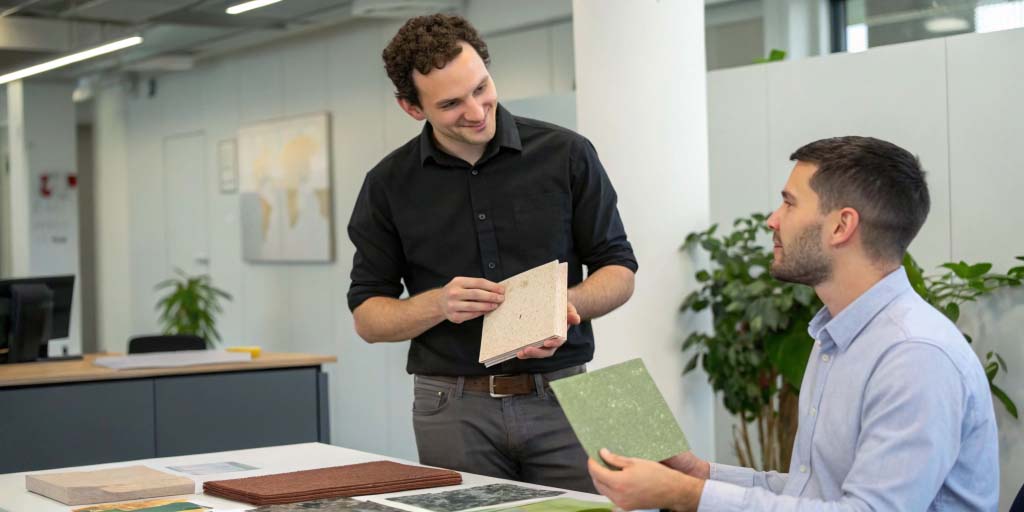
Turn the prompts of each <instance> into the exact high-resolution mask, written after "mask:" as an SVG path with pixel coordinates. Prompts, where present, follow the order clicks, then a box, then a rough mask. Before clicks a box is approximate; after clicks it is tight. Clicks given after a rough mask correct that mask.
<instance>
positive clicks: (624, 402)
mask: <svg viewBox="0 0 1024 512" xmlns="http://www.w3.org/2000/svg"><path fill="white" fill-rule="evenodd" d="M551 389H552V390H554V392H555V396H557V397H558V401H559V403H561V404H562V410H564V411H565V416H566V417H567V418H568V419H569V424H570V425H572V429H573V431H575V432H576V437H577V438H579V440H580V444H582V445H583V449H584V450H586V452H587V455H589V456H590V458H592V459H594V460H596V461H598V462H599V463H601V464H603V465H605V466H607V464H605V462H604V460H603V459H601V455H600V453H599V452H600V450H601V448H607V449H609V450H611V451H612V453H615V454H618V455H624V456H626V457H635V458H640V459H647V460H655V461H661V460H665V459H667V458H669V457H671V456H673V455H676V454H678V453H682V452H685V451H688V450H689V449H690V444H689V443H687V442H686V436H685V435H684V434H683V431H682V429H680V428H679V424H678V423H676V419H675V416H673V415H672V411H671V410H669V408H668V404H667V403H666V402H665V397H663V396H661V392H659V391H658V387H657V386H656V385H655V384H654V379H652V378H651V375H650V374H649V373H647V367H645V366H644V362H643V361H641V360H640V359H632V360H630V361H626V362H624V363H619V364H617V365H613V366H609V367H607V368H602V369H600V370H595V371H593V372H587V373H581V374H579V375H574V376H572V377H567V378H564V379H559V380H556V381H552V382H551Z"/></svg>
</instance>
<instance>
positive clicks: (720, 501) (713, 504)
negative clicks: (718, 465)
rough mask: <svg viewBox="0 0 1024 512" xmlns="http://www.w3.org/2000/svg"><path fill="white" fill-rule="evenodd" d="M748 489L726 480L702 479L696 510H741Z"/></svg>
mask: <svg viewBox="0 0 1024 512" xmlns="http://www.w3.org/2000/svg"><path fill="white" fill-rule="evenodd" d="M748 490H749V489H746V488H744V487H741V486H738V485H733V484H730V483H727V482H720V481H715V480H705V481H704V491H703V492H701V494H700V505H698V506H697V512H742V511H744V510H746V507H745V506H744V503H745V502H746V499H747V492H748Z"/></svg>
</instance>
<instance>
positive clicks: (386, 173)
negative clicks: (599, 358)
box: [348, 105, 637, 376]
mask: <svg viewBox="0 0 1024 512" xmlns="http://www.w3.org/2000/svg"><path fill="white" fill-rule="evenodd" d="M615 204H616V195H615V190H614V189H613V188H612V184H611V182H610V181H609V180H608V176H607V174H606V173H605V171H604V167H602V166H601V162H600V160H598V158H597V152H596V151H595V150H594V146H593V145H591V144H590V141H588V140H587V139H585V138H584V137H582V136H580V135H579V134H577V133H575V132H573V131H571V130H567V129H565V128H560V127H558V126H554V125H551V124H548V123H544V122H540V121H535V120H532V119H525V118H521V117H515V116H513V115H512V114H510V113H509V112H508V111H507V110H505V109H504V108H503V107H501V106H500V105H499V106H498V108H497V131H496V133H495V136H494V138H493V139H492V140H491V142H490V143H489V144H488V145H487V147H486V149H485V151H484V154H483V156H482V157H481V158H480V161H478V162H477V163H476V164H475V165H470V164H469V163H467V162H465V161H463V160H461V159H459V158H456V157H454V156H451V155H449V154H447V153H444V152H442V151H441V150H439V149H438V147H437V146H436V144H435V142H434V140H433V136H432V128H431V126H430V124H429V123H426V125H425V126H424V127H423V133H421V134H420V135H419V136H418V137H416V138H414V139H412V140H410V141H409V142H408V143H406V144H405V145H403V146H402V147H400V148H398V149H397V150H395V151H394V152H392V153H391V154H390V155H388V156H387V157H385V158H384V159H383V160H382V161H381V162H380V163H379V164H377V166H376V167H374V168H373V169H372V170H371V171H370V172H369V173H367V175H366V179H365V181H364V182H363V188H362V190H360V192H359V198H358V199H357V200H356V205H355V209H354V210H353V211H352V218H351V219H350V220H349V225H348V234H349V238H351V240H352V243H353V244H355V247H356V253H355V257H354V258H353V262H352V284H351V286H350V287H349V291H348V305H349V309H351V310H353V311H354V310H355V309H356V308H357V307H358V306H359V305H360V304H362V303H363V301H365V300H366V299H369V298H371V297H375V296H385V297H395V298H397V297H399V296H400V295H401V294H402V288H403V287H402V283H403V282H404V283H405V288H407V289H408V291H409V294H410V295H416V294H418V293H421V292H424V291H427V290H431V289H434V288H440V287H443V286H444V285H446V284H448V282H449V281H451V280H452V278H454V277H457V276H466V277H483V278H486V279H489V280H491V281H494V282H499V281H502V280H504V279H506V278H508V277H511V276H514V275H516V274H518V273H520V272H523V271H525V270H529V269H531V268H533V267H536V266H538V265H541V264H544V263H547V262H549V261H552V260H554V259H558V260H559V261H567V262H568V264H569V286H570V287H572V286H573V285H576V284H578V283H579V282H581V281H582V280H583V265H586V267H587V271H588V272H590V273H593V272H594V271H596V270H597V269H599V268H601V267H603V266H606V265H621V266H624V267H627V268H629V269H630V270H633V271H634V272H635V271H636V269H637V263H636V258H635V257H634V256H633V249H632V247H631V246H630V244H629V242H628V241H627V240H626V232H625V230H624V229H623V227H622V220H621V219H620V218H619V212H618V209H617V208H616V205H615ZM482 326H483V318H477V319H474V320H471V321H468V322H464V323H462V324H454V323H452V322H449V321H447V320H446V321H443V322H441V323H440V324H438V325H436V326H434V327H433V328H431V329H429V330H427V331H426V332H424V333H423V334H421V335H419V336H417V337H416V338H415V339H413V340H412V343H411V345H410V347H409V359H408V364H407V366H406V369H407V371H408V372H409V373H416V374H423V375H449V376H459V375H465V376H473V375H488V374H497V373H522V372H530V373H539V372H548V371H553V370H558V369H561V368H566V367H569V366H573V365H577V364H582V363H585V362H587V361H590V360H591V359H592V358H593V355H594V334H593V329H592V327H591V325H590V322H589V321H585V322H583V323H582V324H581V325H578V326H573V327H572V328H571V329H569V332H568V336H567V337H568V341H567V342H566V343H565V344H564V345H562V347H561V348H559V349H558V351H557V352H555V355H554V356H552V357H550V358H546V359H525V360H518V359H513V360H511V361H507V362H505V363H501V364H499V365H496V366H492V367H490V368H486V367H484V365H483V364H481V363H479V362H477V361H478V360H479V359H480V332H481V328H482Z"/></svg>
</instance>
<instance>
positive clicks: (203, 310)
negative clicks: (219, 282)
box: [156, 268, 231, 346]
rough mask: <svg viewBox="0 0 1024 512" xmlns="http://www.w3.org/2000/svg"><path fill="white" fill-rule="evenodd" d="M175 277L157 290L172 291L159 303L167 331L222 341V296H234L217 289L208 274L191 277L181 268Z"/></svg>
mask: <svg viewBox="0 0 1024 512" xmlns="http://www.w3.org/2000/svg"><path fill="white" fill-rule="evenodd" d="M174 273H175V274H176V275H177V277H172V278H170V279H167V280H166V281H162V282H160V283H159V284H157V285H156V290H158V291H159V290H168V291H167V294H166V295H164V296H163V297H162V298H160V300H159V301H158V302H157V304H156V308H157V311H158V312H159V314H160V324H161V325H162V326H163V330H164V334H194V335H196V336H199V337H200V338H202V339H203V340H205V341H206V344H207V345H208V346H213V345H215V344H216V342H218V341H220V333H218V332H217V327H216V320H215V316H216V315H217V314H219V313H220V312H221V311H222V310H221V307H220V299H225V300H231V295H229V294H228V293H227V292H225V291H223V290H221V289H219V288H216V287H214V286H213V284H212V283H211V281H210V276H208V275H205V274H203V275H198V276H189V275H188V274H186V273H185V272H184V271H182V270H181V269H179V268H175V269H174Z"/></svg>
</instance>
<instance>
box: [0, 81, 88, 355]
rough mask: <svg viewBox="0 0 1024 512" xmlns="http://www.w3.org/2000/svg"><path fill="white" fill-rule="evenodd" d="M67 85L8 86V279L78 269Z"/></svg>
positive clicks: (74, 341)
mask: <svg viewBox="0 0 1024 512" xmlns="http://www.w3.org/2000/svg"><path fill="white" fill-rule="evenodd" d="M72 89H73V87H72V85H71V84H67V83H58V82H44V81H24V80H22V81H17V82H11V83H10V84H8V85H7V116H8V119H7V121H8V130H7V136H8V145H9V146H8V147H9V151H10V186H9V188H8V190H7V192H8V195H9V197H8V199H9V204H10V216H11V217H10V230H11V252H10V254H11V266H10V270H11V275H12V276H13V277H27V276H46V275H56V274H76V275H77V274H78V273H79V271H78V254H79V249H78V187H77V179H78V175H77V165H76V153H75V139H76V134H75V106H74V103H73V102H72V101H71V91H72ZM77 284H78V283H76V286H77ZM78 295H79V294H78V293H77V290H76V293H75V300H74V302H73V304H74V310H73V312H72V314H71V322H72V325H71V332H70V333H69V334H70V336H69V339H68V341H67V343H68V350H69V352H71V353H75V352H78V351H79V350H80V342H81V338H80V336H79V328H78V324H79V316H80V315H79V305H78ZM51 350H53V347H51ZM58 351H59V349H58Z"/></svg>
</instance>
